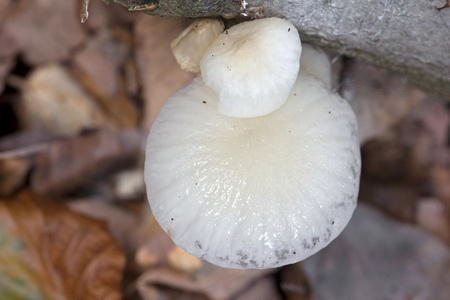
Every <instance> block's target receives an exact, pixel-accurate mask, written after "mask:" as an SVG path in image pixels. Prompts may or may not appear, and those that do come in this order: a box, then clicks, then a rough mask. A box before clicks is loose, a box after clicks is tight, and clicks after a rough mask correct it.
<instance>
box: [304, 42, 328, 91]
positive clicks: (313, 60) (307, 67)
mask: <svg viewBox="0 0 450 300" xmlns="http://www.w3.org/2000/svg"><path fill="white" fill-rule="evenodd" d="M300 66H301V70H302V71H304V72H306V73H309V74H311V75H313V76H314V77H316V78H317V79H320V80H322V81H323V82H324V83H325V86H326V87H327V88H328V89H331V63H330V60H329V59H328V55H327V54H326V53H325V52H324V51H323V50H322V49H320V48H318V47H316V46H313V45H310V44H302V56H301V58H300Z"/></svg>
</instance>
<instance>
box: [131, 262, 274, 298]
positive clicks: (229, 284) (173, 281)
mask: <svg viewBox="0 0 450 300" xmlns="http://www.w3.org/2000/svg"><path fill="white" fill-rule="evenodd" d="M274 271H275V269H265V270H236V269H224V268H221V267H217V266H214V265H212V264H209V263H206V262H205V263H204V264H203V267H202V268H201V269H199V270H198V271H196V272H194V273H180V272H178V271H174V270H171V269H168V268H154V269H150V270H148V271H146V272H145V273H143V274H142V275H141V276H140V277H139V279H138V281H137V288H138V291H139V294H141V295H142V297H143V298H146V297H145V295H146V294H147V293H148V292H147V290H148V289H152V288H153V286H155V285H163V286H168V287H171V288H174V289H177V290H182V291H187V292H195V293H201V294H204V295H206V296H207V297H208V298H210V299H230V298H231V297H233V296H235V295H237V294H238V293H239V292H240V291H242V290H243V289H244V288H245V287H247V286H248V285H250V284H251V283H253V282H255V281H256V280H257V279H258V278H261V277H263V276H265V275H268V274H270V273H272V272H274Z"/></svg>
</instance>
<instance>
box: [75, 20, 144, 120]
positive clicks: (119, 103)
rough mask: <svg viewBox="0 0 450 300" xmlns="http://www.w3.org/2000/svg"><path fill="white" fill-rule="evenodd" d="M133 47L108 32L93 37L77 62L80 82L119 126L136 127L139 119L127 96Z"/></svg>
mask: <svg viewBox="0 0 450 300" xmlns="http://www.w3.org/2000/svg"><path fill="white" fill-rule="evenodd" d="M130 46H131V45H130V44H127V43H124V42H123V41H122V40H120V39H116V38H115V37H114V36H113V33H112V32H111V31H109V30H106V29H105V30H103V31H101V32H99V34H98V35H96V36H94V37H93V38H91V39H90V40H89V41H88V43H87V44H86V46H85V47H84V48H83V49H81V50H80V51H79V52H78V53H77V54H76V55H75V57H74V60H73V69H74V70H75V74H76V75H78V76H77V77H78V80H79V81H80V82H81V83H82V84H83V86H84V87H85V88H86V90H88V91H89V92H90V94H92V95H93V96H94V97H95V99H96V100H97V101H98V103H99V104H100V106H101V107H102V108H103V111H104V112H105V113H106V114H107V115H108V116H109V119H110V120H112V121H114V124H115V125H116V127H135V126H136V125H137V122H138V117H139V115H138V110H137V107H136V106H135V105H134V103H133V101H132V100H131V99H130V97H129V95H128V94H127V89H126V85H127V82H125V80H126V79H128V78H127V77H125V76H122V72H123V71H124V70H123V69H124V68H125V66H124V65H125V62H126V61H127V59H128V60H129V58H130V52H131V47H130Z"/></svg>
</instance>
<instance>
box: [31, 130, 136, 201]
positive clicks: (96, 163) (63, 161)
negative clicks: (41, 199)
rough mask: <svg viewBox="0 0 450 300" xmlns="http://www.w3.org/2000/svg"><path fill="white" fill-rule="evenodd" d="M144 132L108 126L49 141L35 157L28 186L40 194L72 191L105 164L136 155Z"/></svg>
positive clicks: (121, 160)
mask: <svg viewBox="0 0 450 300" xmlns="http://www.w3.org/2000/svg"><path fill="white" fill-rule="evenodd" d="M143 140H144V136H143V135H142V134H141V133H140V132H139V131H137V130H124V131H120V132H117V133H113V132H110V131H108V130H104V131H96V132H90V133H88V134H85V135H81V136H77V137H74V138H70V139H60V140H56V141H54V142H52V143H51V144H50V145H49V148H48V150H47V151H46V152H44V153H39V154H38V155H37V157H36V159H35V170H34V171H33V173H32V175H31V182H30V186H31V188H32V190H33V191H35V192H36V193H38V194H42V195H44V194H45V195H61V194H63V193H66V192H69V191H72V190H73V189H75V188H76V187H79V186H80V185H82V184H89V183H90V180H92V178H93V177H94V176H95V175H97V174H100V173H101V172H102V171H103V172H105V171H106V168H107V167H110V166H112V167H113V166H115V165H120V164H121V163H124V161H128V162H132V161H135V160H136V159H138V158H139V154H140V151H141V144H142V141H143Z"/></svg>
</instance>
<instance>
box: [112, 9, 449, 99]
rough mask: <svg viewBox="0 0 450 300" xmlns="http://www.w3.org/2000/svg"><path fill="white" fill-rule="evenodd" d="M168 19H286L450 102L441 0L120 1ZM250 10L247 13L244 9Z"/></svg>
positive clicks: (309, 36)
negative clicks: (245, 17) (401, 74)
mask: <svg viewBox="0 0 450 300" xmlns="http://www.w3.org/2000/svg"><path fill="white" fill-rule="evenodd" d="M116 2H119V3H121V4H122V5H124V6H126V7H128V8H129V9H130V10H135V11H136V10H137V11H143V12H145V13H148V14H151V15H158V16H164V17H190V18H195V17H224V18H228V19H229V18H234V17H243V14H246V15H247V16H250V17H251V16H261V11H262V10H263V14H264V16H265V17H272V16H276V17H282V18H286V19H288V20H289V21H291V22H292V23H293V24H294V25H295V26H296V27H297V29H298V30H299V32H300V34H301V37H302V40H304V41H311V42H314V43H316V44H319V45H322V46H325V47H328V48H331V49H333V50H336V51H338V52H340V53H343V54H346V55H349V56H352V57H360V58H363V59H365V60H367V61H369V62H372V63H374V64H377V65H380V66H383V67H388V68H390V69H392V70H395V71H399V72H401V73H403V74H405V75H406V76H407V77H408V78H409V79H410V80H411V81H412V82H414V83H416V84H417V85H419V86H421V87H423V88H425V89H427V90H428V91H430V92H432V93H434V94H436V95H440V96H442V97H444V98H446V99H449V100H450V8H444V9H442V10H438V9H436V6H437V7H441V6H443V5H444V3H445V1H444V0H442V1H439V0H431V1H429V0H418V1H411V0H379V1H361V0H322V1H319V0H271V1H269V0H259V1H252V0H248V1H247V2H248V3H247V4H246V5H245V4H244V2H243V1H239V0H160V1H154V0H116ZM244 6H245V9H244Z"/></svg>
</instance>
